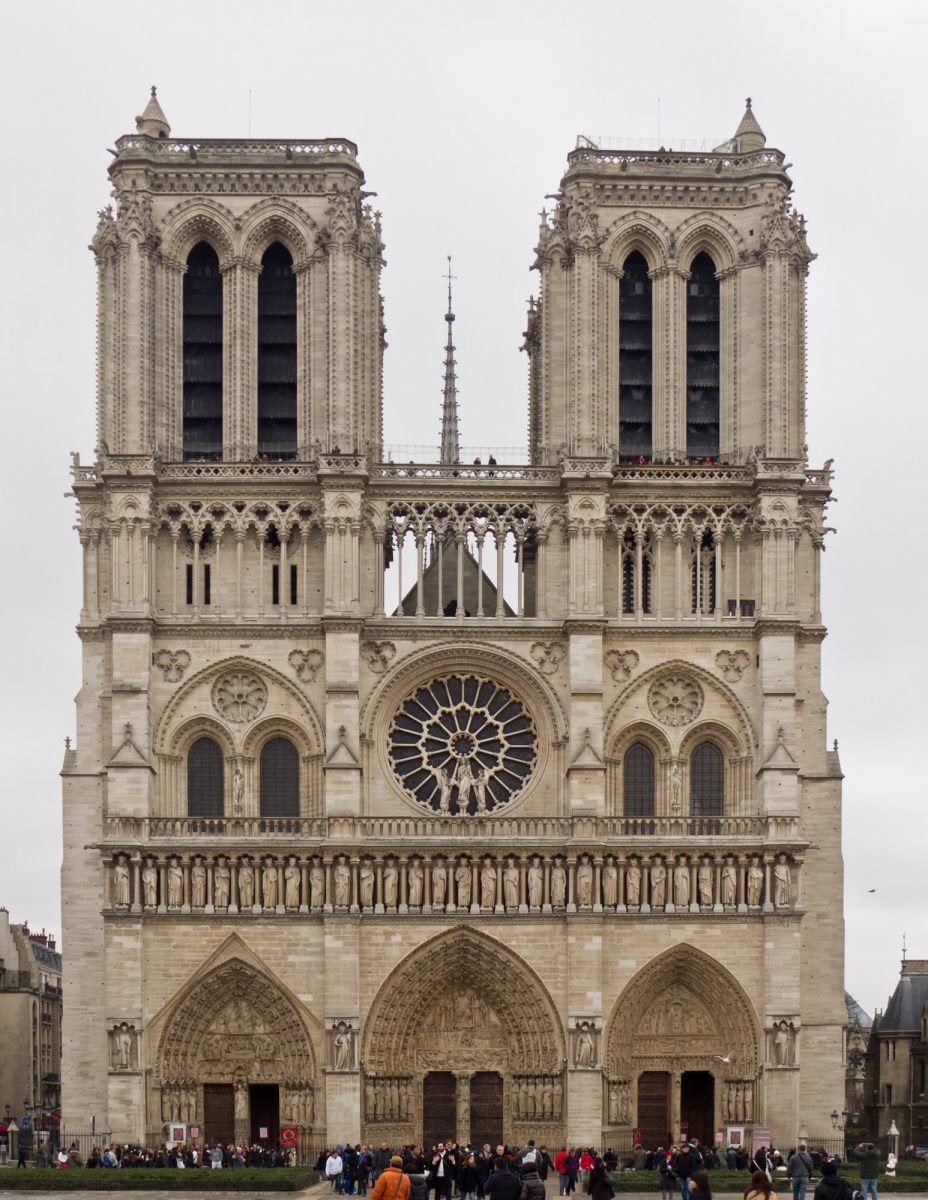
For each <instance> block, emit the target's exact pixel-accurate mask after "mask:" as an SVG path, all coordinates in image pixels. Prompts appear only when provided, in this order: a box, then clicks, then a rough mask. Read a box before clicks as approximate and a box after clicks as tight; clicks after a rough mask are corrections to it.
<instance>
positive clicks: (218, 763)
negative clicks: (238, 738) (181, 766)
mask: <svg viewBox="0 0 928 1200" xmlns="http://www.w3.org/2000/svg"><path fill="white" fill-rule="evenodd" d="M187 815H188V816H189V817H221V816H222V815H223V763H222V750H221V748H220V747H219V745H218V743H217V742H214V741H213V739H212V738H210V737H201V738H197V740H196V741H195V742H194V743H193V745H192V746H191V747H190V750H189V751H188V753H187Z"/></svg>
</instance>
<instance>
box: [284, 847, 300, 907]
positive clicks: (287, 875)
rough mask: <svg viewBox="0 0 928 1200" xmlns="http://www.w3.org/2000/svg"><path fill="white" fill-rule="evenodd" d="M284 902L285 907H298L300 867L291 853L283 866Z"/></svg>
mask: <svg viewBox="0 0 928 1200" xmlns="http://www.w3.org/2000/svg"><path fill="white" fill-rule="evenodd" d="M284 904H285V906H286V907H287V908H299V907H300V867H299V863H298V862H297V860H296V859H295V858H294V856H293V855H292V854H291V855H290V857H289V858H288V859H287V865H286V867H284Z"/></svg>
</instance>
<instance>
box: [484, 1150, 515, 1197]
mask: <svg viewBox="0 0 928 1200" xmlns="http://www.w3.org/2000/svg"><path fill="white" fill-rule="evenodd" d="M483 1191H484V1195H486V1196H489V1197H490V1200H519V1195H520V1193H521V1191H522V1184H521V1183H520V1182H519V1179H518V1177H517V1176H516V1175H514V1174H513V1173H512V1171H510V1169H509V1163H508V1162H507V1161H506V1159H505V1158H498V1159H497V1160H496V1166H495V1169H494V1171H493V1174H492V1175H491V1176H490V1178H489V1179H488V1180H487V1182H486V1185H485V1186H484V1189H483Z"/></svg>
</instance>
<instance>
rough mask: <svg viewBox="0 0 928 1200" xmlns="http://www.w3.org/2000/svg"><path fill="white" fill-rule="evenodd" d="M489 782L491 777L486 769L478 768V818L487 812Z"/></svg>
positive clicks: (476, 781)
mask: <svg viewBox="0 0 928 1200" xmlns="http://www.w3.org/2000/svg"><path fill="white" fill-rule="evenodd" d="M489 781H490V776H489V773H488V771H487V769H486V767H478V768H477V773H476V775H474V804H475V805H476V807H477V815H478V816H480V815H482V814H483V813H485V812H486V811H487V784H488V783H489ZM461 811H462V812H463V811H464V810H463V809H462V810H461Z"/></svg>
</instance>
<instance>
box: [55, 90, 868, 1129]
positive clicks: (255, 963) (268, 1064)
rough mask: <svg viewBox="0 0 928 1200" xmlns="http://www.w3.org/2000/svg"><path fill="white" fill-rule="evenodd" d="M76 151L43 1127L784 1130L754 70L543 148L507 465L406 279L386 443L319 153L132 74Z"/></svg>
mask: <svg viewBox="0 0 928 1200" xmlns="http://www.w3.org/2000/svg"><path fill="white" fill-rule="evenodd" d="M110 176H111V180H112V184H113V193H114V197H115V201H116V208H115V212H113V211H111V210H110V209H106V210H104V211H103V212H102V213H101V215H100V219H99V223H98V227H97V231H96V234H95V236H94V239H93V246H92V249H93V252H94V255H95V258H96V263H97V270H98V279H99V287H98V334H99V347H98V429H97V452H96V456H95V461H94V462H93V463H92V464H83V463H81V462H80V461H79V459H77V458H76V457H75V462H74V466H73V476H74V493H75V496H76V498H77V502H78V507H79V517H80V526H79V528H80V538H81V542H82V545H83V550H84V595H83V604H82V609H81V615H80V625H79V634H80V637H81V640H82V644H83V673H84V674H83V686H82V688H81V690H80V693H79V695H78V699H77V712H78V725H77V729H78V736H77V739H76V745H75V746H74V747H73V748H69V749H68V751H67V753H66V756H65V762H64V767H63V778H64V821H65V852H64V862H63V870H62V887H63V907H64V913H63V927H64V933H65V938H66V944H67V948H68V954H67V960H66V968H65V969H66V972H67V974H68V978H67V980H66V987H67V995H68V1004H67V1007H66V1012H65V1033H64V1066H63V1103H64V1122H65V1126H66V1127H67V1126H70V1127H73V1128H76V1127H78V1125H79V1124H80V1122H81V1119H82V1114H84V1113H86V1112H87V1111H91V1112H95V1113H96V1114H97V1121H98V1128H106V1127H109V1128H111V1129H112V1131H113V1134H114V1136H115V1137H116V1138H118V1139H119V1140H122V1141H129V1140H132V1141H135V1140H138V1141H144V1142H147V1143H149V1144H152V1143H154V1142H157V1141H159V1140H161V1139H162V1138H163V1137H164V1135H165V1131H166V1129H167V1128H168V1126H169V1125H174V1124H182V1125H186V1126H188V1127H190V1126H194V1125H196V1126H198V1127H199V1128H200V1130H201V1132H202V1133H203V1134H204V1135H205V1136H206V1137H211V1138H213V1137H218V1138H220V1140H223V1141H231V1140H233V1139H235V1140H251V1139H252V1138H253V1137H256V1136H257V1135H258V1132H259V1131H260V1129H261V1128H268V1129H271V1130H274V1131H275V1132H276V1131H278V1130H281V1129H287V1130H289V1129H292V1130H295V1131H296V1132H295V1134H294V1136H295V1137H296V1138H297V1140H298V1143H299V1145H300V1146H301V1147H302V1149H303V1150H304V1151H305V1152H308V1149H309V1147H311V1146H316V1145H320V1144H323V1143H325V1142H330V1141H331V1140H332V1139H333V1138H341V1137H345V1136H349V1137H350V1138H351V1139H352V1140H357V1139H359V1138H361V1137H363V1138H364V1139H365V1140H368V1139H371V1140H378V1141H379V1140H386V1141H388V1142H389V1143H391V1144H394V1145H397V1144H403V1143H407V1142H416V1143H423V1142H425V1143H426V1144H431V1143H432V1142H434V1141H437V1140H439V1139H441V1138H444V1139H447V1138H449V1137H456V1139H457V1140H458V1141H460V1142H465V1141H468V1140H473V1141H474V1142H477V1143H483V1142H485V1141H490V1142H493V1143H495V1142H497V1141H499V1140H501V1139H505V1140H507V1141H511V1142H517V1141H525V1140H527V1139H528V1138H529V1137H536V1138H538V1137H539V1136H540V1137H542V1138H543V1139H544V1140H546V1141H547V1142H548V1144H549V1145H553V1144H555V1143H560V1142H562V1141H564V1140H569V1141H571V1142H574V1143H581V1142H582V1143H585V1144H587V1143H592V1144H600V1145H613V1146H617V1147H623V1146H625V1145H630V1141H631V1137H632V1131H633V1130H634V1129H635V1128H639V1129H641V1130H643V1132H644V1134H645V1137H646V1140H648V1141H649V1142H654V1143H655V1144H657V1143H659V1142H665V1141H666V1138H667V1137H668V1135H669V1136H671V1137H672V1138H673V1139H676V1138H678V1137H679V1136H680V1134H681V1132H686V1133H688V1134H689V1135H691V1136H699V1137H701V1138H703V1139H710V1140H711V1139H712V1137H713V1135H714V1132H715V1131H716V1130H719V1129H723V1130H728V1131H729V1135H730V1136H734V1133H735V1131H742V1132H743V1131H744V1130H745V1129H747V1131H748V1132H749V1131H750V1129H751V1127H760V1128H767V1127H769V1128H771V1130H772V1131H773V1137H774V1140H776V1141H779V1142H784V1141H785V1142H787V1143H788V1142H790V1141H792V1140H793V1139H795V1137H796V1135H797V1134H798V1131H799V1129H800V1128H801V1127H805V1128H806V1129H807V1130H808V1132H809V1133H810V1135H811V1136H812V1137H813V1138H814V1137H815V1136H816V1135H821V1136H822V1137H824V1136H825V1135H826V1134H827V1132H828V1129H829V1127H830V1122H829V1121H828V1114H829V1113H830V1112H831V1111H832V1109H834V1108H840V1101H841V1099H842V1096H843V1068H842V1065H841V1056H842V1033H843V1028H844V1023H845V1019H846V1018H845V1012H844V1003H843V990H842V979H843V960H842V950H841V947H842V945H843V928H842V916H841V911H842V882H841V880H842V865H841V857H840V839H839V837H838V836H837V834H838V830H839V828H840V789H841V783H840V780H841V773H840V765H839V763H838V759H837V753H836V751H831V752H829V751H827V750H826V741H825V707H826V704H825V699H824V696H823V694H822V692H821V687H820V663H819V648H820V644H821V640H822V638H823V637H824V628H823V626H822V624H821V617H820V612H819V562H820V557H821V549H822V543H823V537H824V533H825V526H824V510H825V506H826V504H827V502H828V499H829V495H830V471H829V470H828V469H827V467H826V468H822V469H817V468H810V467H809V466H808V464H807V462H806V460H805V447H804V437H805V435H804V424H803V422H804V405H805V395H804V386H805V383H804V359H805V346H804V329H805V307H804V306H805V276H806V271H807V268H808V265H809V262H810V261H811V259H812V257H813V256H812V254H811V253H810V251H809V249H808V246H807V244H806V238H805V231H804V225H803V221H802V218H801V217H799V216H798V215H797V214H796V213H795V211H794V210H793V208H792V207H791V202H790V193H791V183H790V180H789V177H788V175H787V173H786V167H785V165H784V157H783V155H782V154H781V153H780V152H779V151H778V150H773V149H770V148H768V147H767V146H766V140H765V137H764V134H763V132H762V131H761V129H760V126H759V124H758V122H757V120H756V118H755V116H754V114H753V112H752V111H751V109H750V106H749V108H748V111H747V112H746V113H745V115H744V118H743V120H742V122H741V125H740V126H739V128H738V130H737V132H736V134H735V136H734V137H733V138H732V139H731V140H730V141H728V142H726V143H725V144H723V145H722V146H719V147H717V148H716V149H714V150H709V151H703V150H701V151H699V152H689V151H669V150H660V151H655V152H652V151H647V150H637V151H622V152H613V151H609V150H606V149H604V148H602V147H599V146H596V145H594V144H592V143H589V142H588V141H586V140H585V139H584V140H581V144H580V145H578V147H577V148H576V149H575V150H574V151H573V152H571V154H570V155H569V157H568V166H567V171H566V173H565V175H564V177H563V179H562V183H561V188H560V193H559V197H558V200H557V205H556V208H555V210H554V212H553V213H551V214H550V215H548V214H546V215H545V216H544V218H543V221H542V227H541V231H540V237H539V245H538V247H537V251H536V261H535V266H536V268H537V270H538V272H539V278H540V286H539V292H538V296H537V298H536V299H534V300H533V301H532V303H531V305H530V311H529V320H528V328H527V331H526V340H525V348H526V350H527V352H528V359H529V379H530V404H529V441H530V446H529V453H528V455H527V456H526V459H527V461H523V462H516V463H511V462H510V463H506V462H504V461H500V462H497V461H496V458H493V459H488V461H487V462H485V463H484V462H480V461H479V460H478V461H477V462H474V463H464V462H462V461H460V459H461V457H462V455H461V451H460V449H459V438H458V428H457V415H458V399H457V388H456V376H455V365H456V364H455V353H456V352H455V346H454V341H453V339H452V329H453V325H452V322H453V320H454V314H453V311H452V306H451V297H450V292H449V298H448V310H447V313H446V318H445V319H446V345H445V351H444V356H445V385H444V394H443V400H442V437H441V447H440V449H439V448H438V447H437V446H436V450H435V453H434V455H433V456H432V459H433V461H431V462H408V461H403V462H397V461H394V459H393V457H392V456H391V455H390V454H389V452H386V451H385V449H384V447H383V445H382V437H381V362H382V353H383V346H384V341H383V326H382V318H381V302H380V291H379V277H380V270H381V266H382V262H383V259H382V252H383V247H382V243H381V237H380V226H379V218H378V216H377V214H375V213H373V212H371V211H370V210H369V208H368V207H367V205H366V203H365V193H364V192H363V190H362V188H363V186H364V180H363V175H362V171H361V168H360V166H359V164H358V161H357V153H356V148H355V147H354V145H353V144H352V143H351V142H348V141H346V140H345V139H341V138H326V139H321V140H301V141H287V140H279V139H274V140H231V141H221V140H213V139H179V138H175V137H172V136H171V130H170V127H169V125H168V122H167V120H166V118H165V115H164V113H163V111H162V110H161V107H160V105H159V103H158V100H157V98H156V97H155V95H154V94H152V97H151V99H150V101H149V103H148V106H147V108H146V109H145V111H144V112H143V114H142V116H141V117H139V118H138V120H137V131H136V132H135V133H133V134H129V135H126V136H124V137H121V138H119V139H118V140H117V142H116V148H115V157H114V160H113V162H112V164H111V166H110ZM449 283H450V268H449ZM465 336H466V335H465ZM462 340H463V339H462ZM397 457H399V456H397ZM403 457H404V459H405V457H406V456H405V455H404V456H403ZM812 928H814V937H813V934H812ZM449 964H453V966H451V967H449ZM272 1136H273V1135H272ZM288 1136H289V1135H288Z"/></svg>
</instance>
